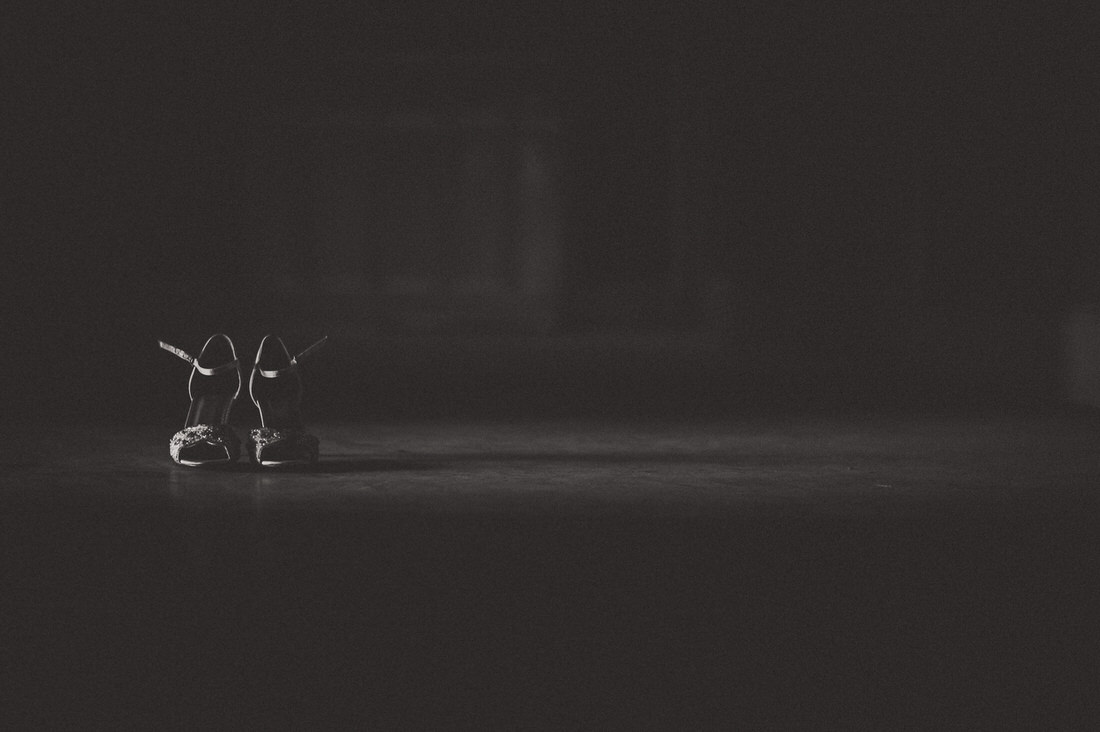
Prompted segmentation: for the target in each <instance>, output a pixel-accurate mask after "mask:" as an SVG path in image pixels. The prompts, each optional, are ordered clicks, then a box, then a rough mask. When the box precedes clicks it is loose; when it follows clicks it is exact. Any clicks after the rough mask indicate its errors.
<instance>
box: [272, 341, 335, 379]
mask: <svg viewBox="0 0 1100 732" xmlns="http://www.w3.org/2000/svg"><path fill="white" fill-rule="evenodd" d="M327 342H328V336H323V337H322V338H321V340H319V341H317V342H316V343H314V344H313V345H312V346H310V347H309V348H307V349H305V350H304V351H302V352H301V353H299V354H298V355H297V356H294V357H293V358H291V359H290V365H289V366H287V367H286V368H282V369H276V370H275V371H267V370H266V369H256V371H257V372H258V373H259V374H260V376H263V377H265V378H268V379H277V378H279V377H280V376H282V375H283V374H289V373H290V372H292V371H294V370H296V369H297V368H298V362H299V361H301V360H303V359H305V358H307V357H309V356H311V355H313V354H314V353H315V352H316V351H317V350H318V349H320V348H321V346H323V345H325V343H327Z"/></svg>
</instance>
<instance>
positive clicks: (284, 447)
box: [248, 427, 320, 468]
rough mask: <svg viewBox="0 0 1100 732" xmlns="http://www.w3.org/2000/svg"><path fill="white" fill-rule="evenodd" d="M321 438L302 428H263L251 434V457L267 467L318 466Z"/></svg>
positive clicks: (249, 449) (249, 442) (249, 440)
mask: <svg viewBox="0 0 1100 732" xmlns="http://www.w3.org/2000/svg"><path fill="white" fill-rule="evenodd" d="M319 444H320V443H319V440H318V439H317V438H316V437H314V436H313V435H311V434H310V433H308V432H306V431H305V430H304V429H301V428H273V427H260V428H257V429H254V430H252V432H250V433H249V436H248V457H249V459H250V460H251V461H252V463H253V464H254V465H257V466H259V467H264V468H274V467H290V466H312V465H316V463H317V458H318V453H319Z"/></svg>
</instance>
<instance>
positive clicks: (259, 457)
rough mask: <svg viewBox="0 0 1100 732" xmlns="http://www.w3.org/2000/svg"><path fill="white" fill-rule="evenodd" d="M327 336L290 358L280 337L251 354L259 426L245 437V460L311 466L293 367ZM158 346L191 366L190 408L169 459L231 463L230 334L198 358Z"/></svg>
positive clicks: (313, 442)
mask: <svg viewBox="0 0 1100 732" xmlns="http://www.w3.org/2000/svg"><path fill="white" fill-rule="evenodd" d="M327 340H328V337H327V336H326V337H325V338H322V339H321V340H319V341H317V342H316V343H314V344H313V345H312V346H310V347H309V348H307V349H305V350H304V351H302V352H301V353H299V354H298V355H297V356H291V355H290V352H289V351H288V350H287V349H286V345H285V344H284V343H283V341H282V339H281V338H277V337H275V336H270V335H269V336H265V337H264V339H263V340H262V341H261V342H260V348H259V350H257V351H256V360H255V362H254V363H253V365H252V374H251V376H250V377H249V379H248V391H249V395H250V396H251V397H252V403H253V404H255V405H256V408H257V409H258V410H259V412H260V425H261V426H260V427H258V428H256V429H253V430H251V431H250V432H249V435H248V456H249V460H250V461H251V462H252V463H253V464H254V465H256V466H258V467H262V468H276V467H294V466H305V467H308V466H312V465H315V464H316V462H317V457H318V440H317V438H316V437H315V436H313V435H312V434H310V433H309V432H307V431H306V429H305V427H304V426H303V424H302V415H301V409H300V407H301V402H302V378H301V376H300V375H299V374H298V364H299V363H300V362H301V361H302V359H304V358H306V357H307V356H309V355H310V354H312V353H313V352H314V351H316V350H317V349H318V348H320V347H321V346H323V345H324V344H325V342H326V341H327ZM160 347H161V348H163V349H164V350H166V351H169V352H171V353H174V354H175V355H177V356H179V357H180V358H182V359H183V360H184V361H187V362H188V363H190V364H191V365H192V369H191V378H190V380H189V381H188V384H187V392H188V394H189V396H190V397H191V408H190V409H189V410H188V412H187V420H186V421H185V422H184V427H183V429H182V430H180V431H179V432H177V433H176V434H175V435H174V436H173V437H172V440H171V441H170V442H169V452H170V453H171V455H172V459H173V460H174V461H176V462H177V463H179V464H180V465H187V466H190V467H217V466H224V465H230V464H232V463H235V462H236V461H237V460H238V459H240V456H241V441H240V438H238V437H237V434H236V433H235V432H234V431H233V429H232V428H231V427H230V426H229V424H228V421H229V411H230V410H231V409H232V408H233V403H234V402H235V401H236V399H237V395H238V394H240V392H241V383H242V379H241V370H240V360H239V359H238V358H237V351H236V349H234V348H233V341H231V340H230V339H229V336H226V335H223V334H221V333H219V334H216V335H212V336H210V338H209V339H208V340H207V341H206V344H205V345H204V346H203V347H202V351H200V352H199V355H198V357H195V356H192V355H190V354H189V353H187V352H185V351H183V350H181V349H179V348H176V347H175V346H170V345H168V344H167V343H165V342H163V341H161V342H160Z"/></svg>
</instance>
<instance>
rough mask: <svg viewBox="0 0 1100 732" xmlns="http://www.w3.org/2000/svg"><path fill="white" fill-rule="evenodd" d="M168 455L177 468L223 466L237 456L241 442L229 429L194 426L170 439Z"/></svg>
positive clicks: (238, 456) (213, 426) (201, 425)
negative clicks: (179, 466)
mask: <svg viewBox="0 0 1100 732" xmlns="http://www.w3.org/2000/svg"><path fill="white" fill-rule="evenodd" d="M168 452H169V453H170V454H171V456H172V460H174V461H175V462H176V463H177V464H179V465H187V466H189V467H201V466H214V465H227V464H231V463H235V462H236V461H237V460H238V459H239V458H240V456H241V440H240V438H238V437H237V435H236V433H235V432H233V430H232V428H230V427H229V425H225V424H220V425H214V424H197V425H194V426H191V427H184V428H183V429H182V430H180V431H179V432H177V433H176V434H175V435H173V436H172V439H171V441H169V443H168Z"/></svg>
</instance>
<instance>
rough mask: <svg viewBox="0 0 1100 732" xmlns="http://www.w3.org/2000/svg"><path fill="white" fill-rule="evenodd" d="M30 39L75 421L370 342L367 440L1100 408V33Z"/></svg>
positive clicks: (463, 17) (349, 14)
mask: <svg viewBox="0 0 1100 732" xmlns="http://www.w3.org/2000/svg"><path fill="white" fill-rule="evenodd" d="M796 5H797V4H796ZM21 20H25V25H19V26H13V27H21V28H24V29H25V32H23V33H20V34H16V36H15V37H13V39H12V43H11V44H9V46H8V48H7V53H8V54H10V55H11V58H12V61H13V66H12V67H13V68H15V69H16V70H17V72H18V76H17V79H18V82H17V85H16V89H15V93H14V94H13V95H12V96H11V103H10V105H9V114H8V115H7V117H8V124H11V129H10V130H9V132H10V134H9V136H8V137H9V139H12V140H15V141H17V143H18V144H17V145H16V146H15V148H14V149H13V154H12V156H11V160H12V161H13V165H12V166H11V170H12V171H13V173H12V175H10V176H9V177H8V179H7V181H6V184H5V185H6V189H5V190H6V197H7V204H6V206H5V217H6V221H5V223H6V224H7V227H6V228H7V231H8V234H7V237H6V238H8V239H9V240H11V241H13V242H15V243H16V247H17V248H18V249H19V250H20V251H24V252H34V254H33V255H32V256H31V257H30V258H24V259H23V260H21V261H20V262H17V263H14V264H13V265H12V267H11V268H10V269H9V272H11V273H12V276H13V278H14V281H15V282H17V283H18V285H17V286H16V287H14V288H9V289H8V292H7V297H8V298H9V299H11V300H12V302H11V304H10V308H9V309H11V310H13V311H16V312H20V313H21V314H22V316H23V317H21V318H20V319H19V320H18V321H16V325H15V326H14V327H13V329H12V334H13V338H14V340H15V341H16V342H18V343H20V349H19V353H20V356H21V357H20V359H19V361H18V368H19V369H20V370H19V373H18V376H19V378H22V379H24V380H25V381H26V383H28V384H34V385H35V386H34V388H33V389H30V390H28V392H29V393H33V394H36V396H33V397H26V398H27V399H29V400H36V401H37V402H38V403H39V404H40V405H42V404H46V403H52V404H53V405H54V409H52V410H50V409H47V410H46V411H47V412H49V413H56V412H58V411H60V412H62V413H69V412H72V413H76V412H81V411H82V410H83V411H84V412H86V413H88V414H96V413H99V412H100V411H101V410H102V409H108V410H112V409H113V410H114V411H116V412H119V413H122V412H125V411H127V410H133V409H134V407H135V405H137V408H138V409H139V410H143V411H148V412H150V413H159V412H162V411H167V410H169V409H170V407H169V405H170V404H174V403H175V402H176V401H179V395H177V394H175V392H174V391H173V389H175V391H179V390H178V389H177V388H176V387H177V386H178V384H177V382H181V383H182V376H181V374H179V373H176V370H173V368H172V366H168V365H165V362H164V361H163V360H161V359H160V356H161V355H163V354H159V353H157V352H156V351H155V349H153V348H150V345H153V346H155V340H156V339H157V338H163V339H166V340H170V341H174V342H176V341H178V342H180V344H181V345H185V346H190V347H191V348H197V347H198V345H199V344H201V342H202V339H203V338H205V337H206V335H208V334H209V333H211V332H216V331H225V332H229V333H232V334H234V335H235V337H236V338H237V339H238V346H239V347H240V349H241V350H242V352H243V354H244V355H245V356H246V357H247V355H249V354H248V351H249V349H251V348H254V346H255V342H257V341H258V339H259V337H260V336H262V335H263V334H264V333H266V332H279V333H283V334H286V337H287V340H288V341H289V342H290V345H291V347H292V348H293V347H295V346H304V345H306V344H307V343H309V342H312V340H313V339H314V338H315V337H317V336H319V335H320V334H321V333H322V332H327V333H328V334H329V335H331V336H333V347H332V349H331V351H330V354H329V356H327V357H326V359H321V360H319V361H318V363H317V365H316V366H315V369H316V370H317V372H318V373H317V376H318V380H319V381H320V382H321V383H328V384H339V385H340V387H339V388H335V389H327V390H319V392H320V393H318V394H317V395H316V396H315V397H314V403H315V404H316V408H317V409H318V410H319V411H321V412H323V413H327V414H331V415H333V416H344V417H358V416H367V417H369V416H372V415H378V416H386V415H389V416H402V415H411V416H416V415H426V416H427V415H435V416H447V415H462V414H479V413H485V414H498V413H521V414H527V415H554V414H582V413H599V414H609V413H622V414H634V413H655V414H703V413H722V414H725V413H730V412H736V411H738V410H741V409H747V408H753V407H762V408H765V409H767V408H772V407H775V406H780V405H782V406H788V407H795V408H812V407H814V406H823V407H837V406H841V407H844V406H905V407H911V408H918V409H940V408H949V407H953V406H963V407H965V406H975V405H995V406H1011V405H1039V404H1051V403H1057V402H1058V401H1060V400H1063V399H1066V398H1071V399H1078V400H1079V399H1082V398H1084V397H1081V396H1080V395H1081V394H1084V393H1085V391H1083V390H1082V388H1078V387H1077V386H1074V384H1078V383H1079V382H1080V381H1081V379H1082V378H1084V377H1080V376H1079V374H1083V373H1087V372H1089V369H1090V368H1093V367H1092V366H1091V365H1090V364H1091V363H1092V359H1094V356H1089V355H1088V354H1089V353H1092V351H1089V350H1088V349H1087V348H1084V347H1083V346H1081V344H1082V343H1083V342H1085V341H1086V340H1087V337H1086V336H1083V335H1081V333H1083V330H1082V325H1081V322H1082V321H1081V317H1080V316H1079V315H1075V313H1080V312H1082V311H1084V310H1087V309H1088V308H1090V307H1093V306H1094V305H1095V303H1097V302H1098V301H1100V260H1098V259H1097V255H1096V247H1095V240H1096V233H1097V230H1098V225H1100V221H1098V220H1097V214H1096V207H1095V205H1094V198H1095V192H1096V190H1097V185H1098V183H1100V181H1098V180H1097V176H1098V171H1100V165H1097V157H1098V151H1097V144H1096V140H1095V136H1094V135H1092V133H1091V129H1092V127H1091V124H1092V121H1093V120H1094V119H1095V114H1094V113H1095V112H1097V111H1098V109H1097V107H1098V104H1097V98H1096V94H1095V91H1094V90H1092V87H1091V85H1090V84H1089V83H1088V82H1087V81H1086V80H1088V79H1091V78H1095V77H1094V75H1093V74H1092V73H1091V72H1092V71H1094V69H1092V68H1091V67H1090V61H1089V56H1088V55H1087V54H1086V53H1084V49H1085V48H1087V47H1088V40H1089V37H1088V33H1087V31H1086V30H1085V29H1087V28H1089V27H1090V26H1089V23H1088V20H1089V19H1088V18H1086V17H1083V16H1082V17H1079V14H1075V13H1071V12H1068V11H1066V12H1061V11H1057V12H1056V11H1053V10H1049V11H1039V10H1036V9H1032V10H1026V9H1021V10H1012V9H1008V8H1000V7H991V6H989V5H988V4H986V3H980V2H970V3H958V4H952V5H950V6H944V7H941V6H940V5H939V4H935V3H899V4H889V5H885V6H884V5H881V4H877V3H875V4H872V3H868V4H866V5H860V4H855V5H851V6H848V7H846V9H844V10H836V9H832V10H830V9H826V8H820V7H817V5H816V4H810V3H807V4H805V5H804V6H802V5H798V6H797V7H795V6H791V5H784V6H783V7H782V8H771V6H767V7H765V5H763V4H761V5H759V6H758V5H757V4H745V5H738V6H736V7H731V8H727V9H726V10H723V11H717V10H710V11H706V12H702V11H698V12H697V11H696V10H692V9H689V8H679V9H677V8H665V7H656V6H654V7H648V6H646V7H638V8H634V9H632V10H629V11H627V10H623V11H611V10H603V11H599V10H593V9H591V8H588V7H584V6H582V5H580V4H578V5H577V6H575V7H574V6H570V7H564V8H557V9H543V10H541V11H539V12H538V13H536V14H535V15H529V14H522V13H517V12H510V11H507V12H506V11H500V12H498V13H495V14H484V15H476V14H474V13H473V12H472V11H470V12H465V13H463V12H459V11H451V10H443V9H440V8H436V7H431V6H428V5H424V6H415V5H413V6H409V7H407V8H403V9H401V10H400V11H397V10H394V11H392V12H391V11H385V12H383V11H380V10H378V9H373V10H371V9H362V8H357V7H352V6H348V7H346V8H340V9H329V10H324V11H322V10H318V9H312V8H308V7H306V6H302V7H296V6H292V5H287V6H280V7H279V8H267V7H265V8H250V7H246V6H241V7H234V8H225V9H221V10H185V9H182V8H176V9H165V8H162V9H159V10H154V9H139V8H128V9H121V10H120V9H110V10H106V9H103V8H84V9H74V10H73V11H72V12H71V13H70V14H69V15H66V16H64V17H61V16H55V15H50V14H47V13H44V12H42V13H39V14H37V15H33V16H28V17H27V18H25V19H21ZM1067 324H1069V325H1067ZM1067 333H1072V334H1074V335H1067ZM73 354H82V356H81V358H80V360H81V361H83V362H89V363H90V365H89V363H82V364H81V367H80V368H73V364H72V363H71V362H72V358H73ZM42 394H45V395H46V396H44V397H43V396H41V395H42ZM89 395H92V396H89ZM1089 399H1091V397H1089ZM112 400H114V401H116V402H117V403H118V406H117V407H114V408H112V407H111V406H110V403H111V402H112ZM81 405H83V406H81Z"/></svg>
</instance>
